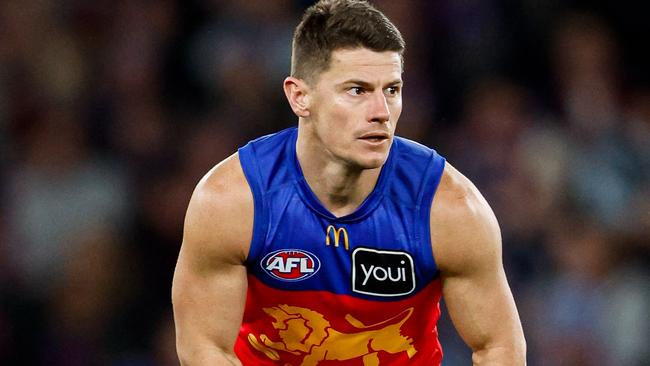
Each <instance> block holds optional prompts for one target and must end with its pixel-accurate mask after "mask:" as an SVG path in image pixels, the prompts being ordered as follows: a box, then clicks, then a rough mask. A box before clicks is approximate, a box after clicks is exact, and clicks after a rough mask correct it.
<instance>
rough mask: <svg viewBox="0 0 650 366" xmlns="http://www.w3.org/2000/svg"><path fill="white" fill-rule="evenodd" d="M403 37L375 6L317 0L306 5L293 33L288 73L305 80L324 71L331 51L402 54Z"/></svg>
mask: <svg viewBox="0 0 650 366" xmlns="http://www.w3.org/2000/svg"><path fill="white" fill-rule="evenodd" d="M405 46H406V45H405V43H404V39H403V38H402V35H401V34H400V32H399V30H398V29H397V27H395V25H394V24H393V23H391V22H390V20H388V18H387V17H386V16H385V15H384V14H383V13H382V12H381V11H379V10H377V8H375V7H374V6H372V5H371V4H369V3H368V2H367V1H364V0H320V1H319V2H317V3H316V4H314V5H312V6H311V7H309V8H308V9H307V10H306V11H305V14H304V15H303V18H302V21H301V22H300V24H298V26H297V27H296V31H295V33H294V35H293V46H292V55H291V75H292V76H294V77H297V78H300V79H305V80H307V81H314V80H315V79H316V78H315V76H317V75H319V74H320V73H321V72H323V71H326V70H327V69H328V68H329V65H330V59H331V57H332V52H333V51H335V50H338V49H354V48H361V47H364V48H368V49H370V50H373V51H376V52H384V51H395V52H398V53H399V55H400V58H402V64H403V56H404V49H405Z"/></svg>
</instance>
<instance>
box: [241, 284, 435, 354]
mask: <svg viewBox="0 0 650 366" xmlns="http://www.w3.org/2000/svg"><path fill="white" fill-rule="evenodd" d="M440 290H441V286H440V280H439V279H438V280H435V281H433V282H431V283H430V284H429V285H428V286H426V287H425V288H423V289H422V290H421V291H419V292H418V293H417V294H416V295H414V296H411V297H409V298H407V299H404V300H400V301H370V300H364V299H360V298H356V297H353V296H349V295H336V294H332V293H329V292H325V291H281V290H277V289H274V288H271V287H268V286H266V285H265V284H263V283H262V282H261V281H259V280H258V279H257V278H255V277H254V276H252V275H249V276H248V297H247V301H246V310H245V313H244V319H243V322H242V328H241V329H240V332H239V337H238V339H237V342H236V344H235V352H236V353H237V356H238V357H239V359H240V360H241V361H242V363H243V364H244V365H245V366H265V365H269V366H271V365H282V366H312V365H313V366H316V365H318V366H327V365H351V366H352V365H355V366H356V365H358V366H365V365H375V366H376V365H397V366H399V365H415V366H417V365H427V366H431V365H434V366H435V365H440V362H441V360H442V349H441V347H440V343H439V342H438V334H437V329H436V323H437V321H438V318H439V317H440V308H439V300H440V296H441V291H440Z"/></svg>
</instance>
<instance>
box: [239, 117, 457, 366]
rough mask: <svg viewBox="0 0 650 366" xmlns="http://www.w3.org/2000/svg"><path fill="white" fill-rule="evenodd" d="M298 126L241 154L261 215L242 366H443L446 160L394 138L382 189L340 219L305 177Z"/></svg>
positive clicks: (380, 180) (251, 259)
mask: <svg viewBox="0 0 650 366" xmlns="http://www.w3.org/2000/svg"><path fill="white" fill-rule="evenodd" d="M297 135H298V133H297V129H296V128H290V129H287V130H284V131H281V132H279V133H276V134H272V135H268V136H264V137H261V138H259V139H257V140H254V141H252V142H250V143H248V144H247V145H246V146H244V147H242V148H241V149H239V159H240V161H241V165H242V168H243V171H244V174H245V176H246V179H247V180H248V184H249V185H250V188H251V190H252V192H253V198H254V202H255V216H254V224H253V238H252V242H251V247H250V251H249V255H248V259H247V268H248V294H247V301H246V308H245V312H244V319H243V323H242V327H241V330H240V334H239V337H238V339H237V342H236V345H235V351H236V353H237V355H238V357H239V358H240V360H241V361H242V362H243V364H244V365H285V366H286V365H328V364H336V365H341V364H345V365H407V364H408V365H420V364H422V365H436V364H439V363H440V360H441V358H442V350H441V348H440V344H439V342H438V340H437V330H436V322H437V320H438V318H439V315H440V310H439V305H438V304H439V300H440V296H441V288H440V280H439V273H438V269H437V267H436V263H435V260H434V256H433V253H432V250H431V239H430V238H431V235H430V220H429V216H430V210H431V202H432V200H433V196H434V194H435V191H436V188H437V186H438V183H439V181H440V177H441V175H442V171H443V169H444V165H445V160H444V158H442V157H441V156H440V155H438V154H437V153H436V152H435V151H434V150H432V149H429V148H427V147H425V146H422V145H420V144H417V143H415V142H413V141H409V140H407V139H403V138H400V137H395V139H394V140H393V144H392V146H391V149H390V153H389V156H388V159H387V160H386V163H385V164H384V166H383V167H382V169H381V173H380V175H379V178H378V181H377V183H376V185H375V188H374V189H373V191H372V192H371V193H370V195H369V196H368V197H367V198H366V199H365V201H364V202H363V203H362V204H361V205H360V206H359V207H358V209H357V210H356V211H354V212H353V213H351V214H349V215H345V216H342V217H336V216H334V215H333V214H332V213H331V212H329V211H328V210H327V209H326V208H325V207H324V206H323V205H322V204H321V202H320V201H319V200H318V198H317V197H316V195H315V194H314V193H313V192H312V190H311V189H310V187H309V185H308V184H307V182H306V180H305V178H304V176H303V174H302V170H301V168H300V165H299V163H298V159H297V157H296V139H297Z"/></svg>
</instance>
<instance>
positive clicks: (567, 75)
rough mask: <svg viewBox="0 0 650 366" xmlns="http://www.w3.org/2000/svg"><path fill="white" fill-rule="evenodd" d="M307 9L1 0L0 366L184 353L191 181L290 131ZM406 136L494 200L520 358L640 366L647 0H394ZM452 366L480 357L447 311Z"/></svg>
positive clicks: (649, 235) (649, 126) (143, 361)
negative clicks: (293, 70)
mask: <svg viewBox="0 0 650 366" xmlns="http://www.w3.org/2000/svg"><path fill="white" fill-rule="evenodd" d="M312 2H313V1H304V0H302V1H301V0H245V1H240V0H190V1H180V0H110V1H109V0H95V1H83V0H56V1H55V0H3V1H0V364H2V365H54V366H58V365H71V366H76V365H125V366H126V365H134V366H140V365H143V366H145V365H152V366H153V365H163V366H164V365H177V364H178V361H177V359H176V355H175V348H174V331H173V321H172V316H171V303H170V285H171V279H172V274H173V269H174V265H175V261H176V257H177V254H178V250H179V247H180V243H181V236H182V223H183V218H184V214H185V209H186V206H187V203H188V200H189V198H190V195H191V193H192V190H193V188H194V186H195V184H196V183H197V182H198V180H199V179H200V178H201V176H202V175H203V174H204V173H205V172H206V171H207V170H208V169H210V167H212V166H213V165H214V164H216V163H217V162H218V161H220V160H221V159H223V158H225V157H226V156H228V155H230V154H231V153H232V152H233V151H235V149H236V148H237V147H238V146H241V145H242V144H244V143H245V142H246V141H248V140H249V139H252V138H254V137H257V136H260V135H262V134H266V133H270V132H273V131H276V130H279V129H282V128H285V127H288V126H292V125H295V124H296V121H297V120H296V117H294V116H293V115H292V113H291V111H290V109H289V107H288V105H287V103H286V101H285V99H284V95H283V93H282V89H281V83H282V80H283V78H284V77H285V76H286V75H287V74H288V72H289V62H290V41H291V36H292V32H293V28H294V27H295V26H296V25H297V23H298V22H299V20H300V15H301V12H302V11H303V10H304V9H305V8H306V7H307V6H309V5H311V3H312ZM374 3H375V4H376V5H377V6H378V7H379V8H380V9H382V10H383V11H384V12H385V13H386V14H387V15H388V16H389V17H390V18H391V20H393V21H394V23H396V24H397V26H398V27H399V28H400V29H401V31H402V32H403V35H404V36H405V38H406V41H407V53H406V71H405V74H404V80H405V90H404V112H403V115H402V118H401V120H400V124H399V127H398V134H400V135H403V136H406V137H409V138H413V139H416V140H418V141H420V142H422V143H424V144H426V145H428V146H431V147H434V148H436V149H437V150H438V151H439V152H440V153H441V154H442V155H444V156H446V157H447V158H448V160H449V161H450V162H451V163H452V164H454V165H455V166H456V167H457V168H459V169H460V170H461V171H462V172H464V173H465V174H466V175H467V176H468V177H469V178H470V179H472V180H473V181H474V182H475V184H476V185H477V186H478V187H479V189H480V190H481V191H482V192H483V193H484V195H485V196H486V197H487V199H488V201H489V202H490V203H491V205H492V206H493V208H494V210H495V212H496V215H497V217H498V219H499V221H500V224H501V228H502V234H503V248H504V261H505V266H506V271H507V273H508V276H509V279H510V283H511V286H512V288H513V291H514V295H515V299H516V301H517V303H518V306H519V311H520V313H521V317H522V321H523V325H524V329H525V332H526V336H527V340H528V347H529V363H528V364H529V365H533V366H535V365H577V366H580V365H625V366H626V365H631V366H640V365H649V364H650V348H648V347H647V343H648V339H650V334H649V333H650V319H649V318H650V317H649V316H648V310H649V309H650V285H649V284H650V281H649V280H648V279H649V271H648V268H649V266H648V264H649V262H650V261H649V259H650V255H649V254H650V72H648V67H649V66H648V65H650V55H649V51H648V44H647V42H648V39H650V37H649V36H650V25H649V24H650V23H649V22H648V21H647V16H646V13H645V12H642V11H641V10H640V8H638V6H640V5H638V3H637V2H634V1H631V0H630V1H626V0H619V1H607V2H606V1H560V0H520V1H508V0H462V1H459V0H435V1H424V0H422V1H416V0H399V1H398V0H382V1H379V0H378V1H375V2H374ZM440 333H441V337H442V343H443V347H444V349H445V361H444V364H445V365H452V366H453V365H469V364H471V361H469V355H470V353H469V350H468V349H467V348H466V347H465V346H464V345H463V344H462V342H461V341H460V340H459V338H458V336H457V335H456V333H455V331H454V330H453V328H452V327H451V325H450V323H449V319H448V316H447V315H446V314H443V318H442V320H441V322H440Z"/></svg>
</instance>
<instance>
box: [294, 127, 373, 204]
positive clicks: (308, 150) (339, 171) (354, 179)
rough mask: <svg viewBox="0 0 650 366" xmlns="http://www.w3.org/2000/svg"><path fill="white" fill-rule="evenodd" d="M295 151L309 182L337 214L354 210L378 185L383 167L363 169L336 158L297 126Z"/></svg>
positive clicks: (321, 200)
mask: <svg viewBox="0 0 650 366" xmlns="http://www.w3.org/2000/svg"><path fill="white" fill-rule="evenodd" d="M296 155H297V156H298V162H299V163H300V167H301V169H302V172H303V175H304V177H305V180H306V181H307V184H309V187H310V188H311V190H312V191H313V192H314V194H315V195H316V197H317V198H318V200H319V201H320V202H321V203H322V204H323V206H325V208H327V209H328V210H329V211H330V212H331V213H332V214H334V215H335V216H336V217H341V216H345V215H348V214H350V213H352V212H354V211H355V210H356V209H357V208H358V207H359V206H360V205H361V203H362V202H363V201H364V200H365V199H366V197H368V195H370V193H371V192H372V190H373V189H374V188H375V185H376V183H377V179H378V178H379V173H380V172H381V168H376V169H363V168H360V167H357V166H354V165H352V164H350V163H348V162H346V161H343V160H342V159H339V158H336V157H335V156H333V155H332V153H331V152H330V151H328V150H326V149H324V148H323V146H322V143H321V142H320V141H312V138H310V137H308V136H306V135H305V134H304V132H303V131H301V130H300V129H299V130H298V141H297V143H296Z"/></svg>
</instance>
